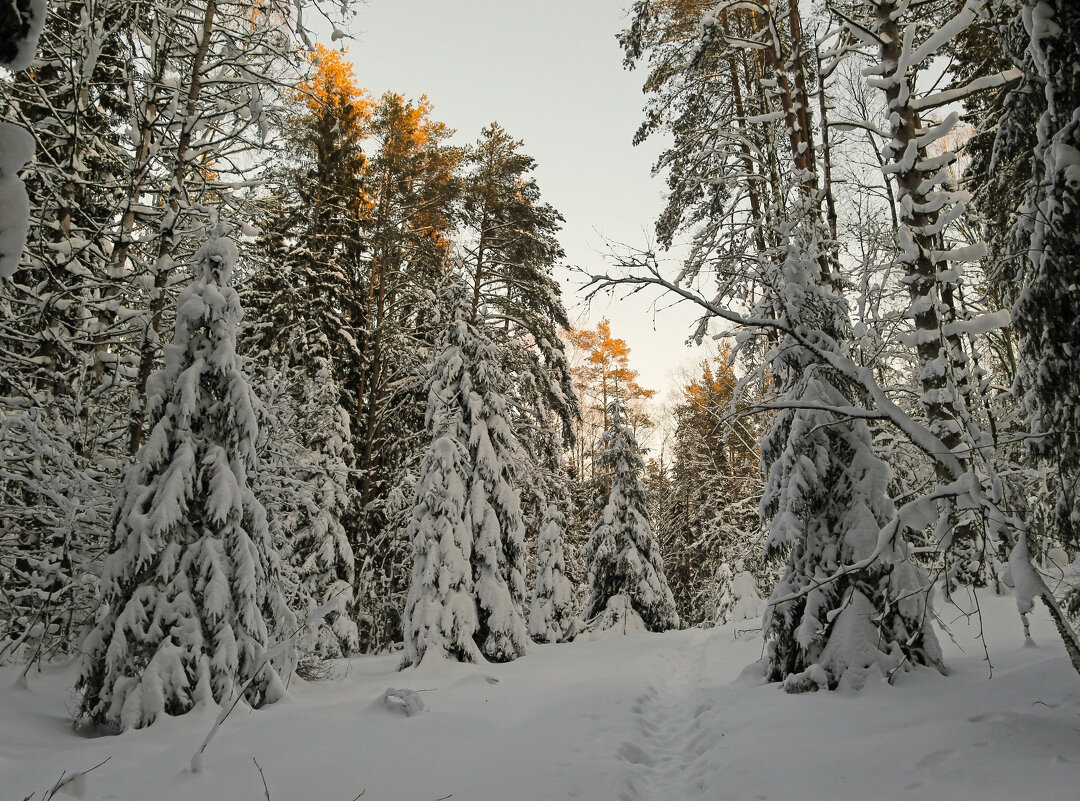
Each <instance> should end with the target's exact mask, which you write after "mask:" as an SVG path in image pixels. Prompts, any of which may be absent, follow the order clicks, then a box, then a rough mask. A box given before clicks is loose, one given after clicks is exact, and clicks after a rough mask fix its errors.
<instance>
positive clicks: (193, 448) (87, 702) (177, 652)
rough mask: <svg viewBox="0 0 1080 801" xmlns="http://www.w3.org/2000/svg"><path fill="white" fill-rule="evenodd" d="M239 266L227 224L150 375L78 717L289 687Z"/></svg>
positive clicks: (253, 697)
mask: <svg viewBox="0 0 1080 801" xmlns="http://www.w3.org/2000/svg"><path fill="white" fill-rule="evenodd" d="M236 261H237V252H236V246H235V245H234V244H233V242H232V241H231V240H230V239H228V238H226V236H225V229H224V226H223V225H220V224H218V225H216V226H215V230H214V235H213V236H212V237H211V238H210V240H209V241H208V242H207V243H206V244H205V245H203V247H202V248H201V249H200V250H199V251H198V252H197V253H196V255H195V257H194V259H193V262H194V263H193V273H194V277H193V280H192V282H191V284H189V285H188V286H187V287H186V288H185V289H184V290H183V291H182V292H181V293H180V296H179V298H178V303H177V310H176V323H175V330H174V333H173V340H172V343H171V344H169V345H168V346H166V348H165V352H164V367H163V369H162V370H160V371H159V372H157V373H155V374H154V375H153V376H152V380H151V381H150V382H149V384H148V387H149V389H150V393H149V398H150V403H149V406H148V410H147V413H148V417H149V419H148V430H149V432H150V433H149V436H148V437H147V440H146V442H145V443H144V444H143V446H142V447H141V448H140V449H139V451H138V453H137V455H136V459H135V461H134V463H133V464H132V465H131V467H130V468H129V469H128V472H127V475H126V477H125V482H124V486H123V489H122V490H121V495H120V499H119V502H118V505H117V510H116V515H115V525H114V530H113V539H112V548H111V553H110V555H109V557H108V559H107V560H106V563H105V568H104V573H103V575H102V579H101V607H100V610H99V613H98V615H97V620H96V622H95V624H94V626H93V629H92V630H91V631H90V633H89V635H88V636H87V638H86V640H85V642H84V644H83V653H84V657H83V663H82V667H81V670H80V673H79V678H78V681H77V684H76V690H77V692H78V694H79V711H78V715H79V717H80V718H81V719H83V720H86V721H89V722H92V723H95V724H102V725H105V726H108V727H111V728H120V729H130V728H139V727H142V726H146V725H149V724H151V723H153V722H154V720H155V719H156V718H158V717H159V716H160V715H162V714H169V715H178V714H182V713H184V712H187V711H189V710H190V709H192V708H193V707H194V706H196V705H197V704H208V703H212V702H217V703H219V704H225V703H228V702H230V701H231V700H232V699H234V698H235V697H236V696H237V694H242V695H243V698H244V700H245V701H246V702H247V703H248V704H250V705H251V706H253V707H258V706H261V705H263V704H265V703H269V702H272V701H274V700H276V699H277V698H279V697H281V695H282V694H283V692H284V688H283V686H282V684H281V681H280V678H279V676H278V673H277V670H276V669H275V667H274V665H273V664H271V662H270V659H269V654H268V646H269V645H270V642H271V640H272V639H273V637H274V634H275V632H276V631H280V630H282V629H285V628H291V627H292V626H293V625H294V623H295V618H294V617H293V616H292V613H291V612H290V611H289V609H288V608H287V606H286V604H285V601H284V599H283V597H282V596H281V593H280V591H279V589H278V587H277V584H276V579H277V573H278V555H277V552H276V550H275V549H274V546H273V543H272V542H271V538H270V531H269V527H268V525H267V519H266V513H265V511H264V509H263V506H262V504H261V503H260V502H259V500H258V499H257V498H256V497H255V495H254V494H253V493H252V491H251V489H250V486H249V475H250V474H251V473H252V472H253V471H254V469H255V467H256V454H255V446H256V438H257V435H258V424H257V422H256V418H255V413H254V409H253V398H252V396H251V389H250V387H249V384H248V381H247V379H246V377H245V375H244V373H243V371H242V365H241V361H240V358H239V357H238V356H237V354H236V350H235V346H236V335H237V329H238V327H239V325H240V321H241V318H242V316H243V312H242V310H241V308H240V302H239V298H238V297H237V294H236V292H235V291H234V290H233V289H232V288H231V286H230V280H231V277H232V274H233V271H234V269H235V266H236Z"/></svg>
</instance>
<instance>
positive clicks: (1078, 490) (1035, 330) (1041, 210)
mask: <svg viewBox="0 0 1080 801" xmlns="http://www.w3.org/2000/svg"><path fill="white" fill-rule="evenodd" d="M1019 14H1020V18H1021V20H1022V21H1023V25H1024V28H1025V29H1026V31H1027V34H1028V36H1029V44H1028V47H1027V53H1026V55H1025V59H1024V69H1025V73H1026V74H1025V84H1026V86H1025V87H1024V89H1023V90H1022V91H1021V92H1020V93H1019V94H1021V95H1027V97H1023V96H1021V97H1017V98H1010V102H1009V103H1008V104H1007V107H1006V117H1005V119H1004V120H1003V123H1002V131H1003V136H1002V138H1003V139H1006V140H1007V137H1008V135H1009V133H1010V131H1011V132H1012V133H1013V135H1014V136H1015V131H1014V130H1013V129H1014V128H1015V122H1016V120H1015V119H1011V118H1012V117H1014V116H1019V117H1020V118H1021V119H1023V118H1024V117H1025V116H1026V114H1029V113H1030V105H1031V104H1032V103H1034V104H1035V107H1036V108H1037V109H1039V110H1040V111H1041V113H1040V115H1039V118H1038V127H1037V129H1036V146H1035V152H1034V154H1033V159H1032V178H1031V181H1030V183H1029V185H1028V188H1027V192H1026V197H1025V199H1024V205H1023V207H1022V209H1021V212H1020V215H1019V218H1018V222H1017V225H1016V227H1015V228H1014V230H1013V237H1014V239H1015V242H1016V245H1017V250H1018V251H1019V252H1020V254H1022V257H1021V258H1020V259H1018V262H1019V265H1020V269H1019V273H1020V278H1021V287H1022V288H1021V290H1020V294H1019V296H1018V297H1017V299H1016V303H1015V304H1014V306H1013V320H1014V323H1015V327H1016V331H1017V332H1018V333H1019V335H1020V357H1021V358H1020V361H1019V370H1018V374H1017V381H1016V383H1017V387H1018V389H1019V390H1020V391H1021V393H1022V396H1023V399H1024V403H1025V405H1026V407H1027V410H1028V413H1029V415H1030V419H1029V425H1030V430H1031V434H1032V435H1033V436H1032V437H1031V439H1029V440H1028V443H1029V447H1030V449H1031V452H1032V454H1033V455H1034V456H1035V457H1036V458H1038V459H1039V460H1041V461H1042V462H1044V464H1046V465H1048V466H1049V467H1050V468H1051V472H1052V473H1053V474H1056V481H1057V487H1056V488H1055V489H1056V492H1052V493H1050V495H1051V497H1049V498H1048V499H1047V500H1048V504H1049V505H1050V506H1051V507H1053V510H1054V511H1053V514H1052V518H1053V521H1054V525H1053V526H1051V529H1052V533H1051V538H1052V539H1054V540H1057V542H1054V543H1053V545H1056V546H1058V547H1062V546H1064V547H1066V548H1071V549H1077V548H1080V433H1078V432H1080V370H1078V369H1077V352H1078V349H1080V315H1078V313H1077V312H1078V297H1077V286H1078V284H1080V73H1078V68H1080V67H1078V65H1080V7H1078V6H1077V4H1076V3H1073V2H1069V0H1033V1H1032V2H1026V3H1023V4H1022V5H1021V6H1020V9H1019ZM1008 144H1009V143H1008V141H999V143H998V145H999V147H1003V148H1007V147H1008ZM1023 563H1026V567H1027V571H1026V572H1028V573H1029V574H1030V575H1031V576H1032V577H1035V576H1036V574H1035V572H1034V571H1033V570H1031V569H1030V560H1029V557H1028V545H1027V542H1026V541H1025V538H1024V537H1021V539H1020V542H1019V543H1018V545H1017V548H1016V549H1015V550H1014V552H1013V556H1012V558H1011V559H1010V567H1011V569H1012V573H1013V578H1014V579H1015V580H1019V578H1020V576H1019V572H1018V570H1019V569H1022V568H1023V567H1024V566H1025V565H1024V564H1023ZM1031 583H1033V584H1034V583H1035V582H1034V581H1033V582H1031ZM1017 591H1018V597H1019V596H1022V595H1026V596H1027V598H1028V604H1029V605H1030V601H1031V600H1032V599H1033V598H1034V597H1035V595H1038V596H1040V597H1042V599H1043V600H1044V602H1045V603H1046V605H1047V606H1048V607H1049V609H1050V612H1051V614H1052V615H1053V617H1054V621H1055V624H1056V626H1057V628H1058V631H1059V633H1060V634H1061V636H1062V639H1063V640H1064V642H1065V645H1066V648H1067V650H1068V652H1069V656H1070V659H1071V660H1072V663H1073V666H1074V667H1075V668H1076V670H1077V671H1078V672H1080V637H1078V635H1077V632H1076V631H1075V629H1074V628H1073V627H1071V626H1070V625H1069V622H1068V621H1067V620H1065V619H1064V616H1063V615H1062V613H1061V610H1060V609H1059V607H1058V604H1057V602H1056V600H1055V599H1054V596H1053V594H1052V593H1050V592H1049V590H1047V589H1046V586H1045V585H1044V584H1042V582H1041V580H1040V581H1038V582H1037V585H1036V586H1035V587H1029V588H1028V589H1026V590H1025V591H1022V590H1021V586H1020V584H1019V583H1018V584H1017ZM1067 606H1068V607H1069V608H1070V610H1071V611H1072V612H1073V613H1076V612H1077V611H1080V589H1078V588H1072V590H1071V592H1070V595H1069V598H1068V599H1067Z"/></svg>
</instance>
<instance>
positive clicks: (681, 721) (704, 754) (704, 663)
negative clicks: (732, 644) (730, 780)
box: [618, 638, 730, 801]
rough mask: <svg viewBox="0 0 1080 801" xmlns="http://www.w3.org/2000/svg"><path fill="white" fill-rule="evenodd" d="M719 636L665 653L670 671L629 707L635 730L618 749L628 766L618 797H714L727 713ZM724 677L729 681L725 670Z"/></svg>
mask: <svg viewBox="0 0 1080 801" xmlns="http://www.w3.org/2000/svg"><path fill="white" fill-rule="evenodd" d="M717 644H718V641H717V639H716V638H708V639H705V640H704V642H694V641H689V640H683V641H682V642H680V647H678V648H677V649H672V651H671V652H670V653H669V654H665V659H666V661H667V663H668V672H667V675H666V677H660V680H658V681H655V682H653V683H650V684H649V685H648V686H647V687H646V689H645V692H644V693H642V694H641V695H640V696H639V697H638V698H637V699H636V700H635V702H634V705H633V706H632V707H631V708H630V711H631V712H633V714H634V719H635V724H636V730H635V731H634V733H633V734H632V736H631V737H629V738H628V739H626V740H625V741H624V742H623V743H622V744H621V745H620V746H619V750H618V756H619V758H620V759H621V760H622V761H623V762H624V763H625V766H626V782H625V787H624V788H622V790H621V792H620V794H619V796H618V797H619V801H682V800H683V799H696V798H706V797H708V798H713V797H714V796H715V792H714V790H713V788H712V787H711V786H710V782H712V781H714V780H715V779H716V777H717V776H718V774H719V772H718V771H717V769H716V767H717V766H716V764H715V763H716V761H717V760H718V759H721V758H722V755H723V749H718V748H717V744H718V742H719V741H720V738H722V737H723V736H724V734H723V732H722V730H721V729H722V727H723V718H722V715H721V714H720V710H718V709H716V708H715V703H716V693H715V685H716V684H717V683H718V677H717V675H716V673H717V669H716V666H715V663H714V660H713V659H711V658H710V656H711V655H712V653H713V651H714V649H715V648H716V647H717ZM720 681H722V682H728V681H730V677H728V676H725V677H723V679H721V680H720Z"/></svg>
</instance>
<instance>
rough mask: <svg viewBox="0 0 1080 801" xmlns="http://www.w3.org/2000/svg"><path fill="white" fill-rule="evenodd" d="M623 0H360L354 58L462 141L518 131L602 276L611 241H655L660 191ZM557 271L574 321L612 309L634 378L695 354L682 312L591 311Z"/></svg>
mask: <svg viewBox="0 0 1080 801" xmlns="http://www.w3.org/2000/svg"><path fill="white" fill-rule="evenodd" d="M625 5H629V0H546V1H545V2H542V3H525V2H521V1H520V0H367V2H366V3H365V4H363V5H359V6H356V8H357V9H358V12H359V13H358V15H357V16H356V17H355V18H354V21H353V23H352V25H351V26H350V27H351V31H350V33H352V34H353V35H354V38H353V40H352V41H350V42H349V43H348V46H349V56H350V58H351V59H352V61H353V63H354V64H355V65H356V74H357V78H358V80H359V81H360V83H361V85H363V86H365V87H367V88H368V89H369V90H370V91H371V92H372V93H374V94H381V93H382V92H384V91H387V90H390V91H394V92H398V93H400V94H403V95H405V96H406V97H410V98H416V97H419V96H420V95H421V94H426V95H427V96H428V98H429V100H430V101H431V102H432V103H433V104H434V107H435V109H434V117H435V118H436V119H439V120H442V121H443V122H445V123H447V124H448V125H449V126H450V127H452V128H456V129H457V131H458V134H457V137H456V139H455V141H456V142H457V143H458V144H467V143H469V142H472V141H475V139H476V138H477V137H478V136H479V134H480V129H481V128H482V127H483V126H484V125H486V124H487V123H489V122H492V121H497V122H498V123H499V124H500V125H502V126H503V127H504V128H506V129H507V131H509V132H510V134H511V135H512V136H514V137H515V138H517V139H522V140H524V142H525V144H524V147H523V150H524V152H526V153H528V154H529V155H531V156H532V157H533V158H535V159H536V160H537V162H538V168H537V171H536V177H537V181H538V183H539V185H540V190H541V193H542V195H543V198H544V200H546V201H547V202H548V203H550V204H551V205H552V206H554V207H555V208H557V209H558V210H559V211H560V212H562V214H563V216H564V217H565V218H566V224H565V227H564V229H563V232H562V235H561V237H560V241H561V242H562V245H563V247H564V249H565V250H566V254H567V261H568V263H570V264H573V265H577V266H580V267H581V268H583V269H585V270H586V271H587V272H589V273H597V272H605V271H608V270H609V269H610V268H609V267H608V266H607V265H606V263H605V258H604V255H603V254H604V252H605V251H606V245H605V241H606V240H611V241H614V242H621V243H625V244H630V245H636V246H641V247H645V246H647V245H648V244H649V243H651V242H652V238H653V237H652V231H653V221H654V220H655V218H656V216H657V213H658V212H659V210H660V207H661V204H662V196H663V191H664V186H663V181H662V180H661V179H654V178H652V177H651V167H652V164H653V163H654V161H655V159H656V156H657V154H658V153H659V142H652V141H650V142H649V143H646V144H645V145H640V146H638V147H636V148H635V147H633V146H632V144H631V139H632V138H633V135H634V132H635V130H636V129H637V126H638V124H639V122H640V120H641V117H642V114H641V108H642V105H643V102H644V97H643V95H642V93H641V89H640V87H641V84H642V82H643V81H644V74H643V73H642V72H640V71H636V72H632V73H631V72H627V71H626V70H624V69H623V66H622V50H621V48H620V47H619V45H618V42H616V40H615V35H616V34H617V33H618V32H619V31H620V30H621V29H622V28H623V27H624V24H625V20H626V17H625V14H624V11H623V9H624V6H625ZM564 278H565V279H566V280H564V281H563V296H564V300H565V303H566V306H567V309H568V310H569V312H570V316H571V318H572V319H573V318H575V317H577V316H579V315H586V314H587V315H588V319H589V320H590V321H593V322H595V321H597V320H599V319H600V318H601V317H602V316H605V315H606V316H607V317H609V318H610V319H611V325H612V332H613V334H614V335H615V336H617V337H621V338H622V339H625V340H626V341H627V343H628V344H629V346H630V348H631V353H630V362H631V366H632V367H633V368H634V369H636V370H638V371H639V372H640V373H641V383H642V385H643V386H646V387H649V388H653V389H657V390H663V389H665V388H666V387H667V385H668V384H669V383H670V381H671V376H672V374H673V372H674V371H675V369H676V368H678V367H679V366H680V365H681V364H683V363H685V362H688V361H691V360H693V359H695V358H700V354H696V353H695V352H694V351H691V350H690V349H689V348H686V347H685V346H684V345H683V342H684V341H685V339H686V336H687V334H688V332H689V325H690V321H691V320H693V319H694V315H693V313H692V310H691V309H687V310H686V311H680V310H668V311H662V312H660V313H659V314H657V315H653V313H652V312H651V310H650V304H649V298H646V297H644V293H640V294H639V295H638V296H636V297H635V298H633V299H630V300H626V301H613V302H609V301H608V300H606V299H599V300H596V301H594V302H593V304H592V308H591V309H588V310H587V309H585V308H584V307H583V306H581V305H580V303H581V298H580V295H579V292H578V289H577V286H578V284H579V283H580V278H579V277H577V276H564ZM651 297H655V294H654V295H651V296H650V298H651ZM659 305H660V306H661V307H666V306H667V305H668V303H667V302H664V301H661V302H660V303H659Z"/></svg>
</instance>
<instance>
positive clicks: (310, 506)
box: [252, 356, 358, 674]
mask: <svg viewBox="0 0 1080 801" xmlns="http://www.w3.org/2000/svg"><path fill="white" fill-rule="evenodd" d="M307 368H308V369H309V370H310V371H312V373H309V372H307V371H306V370H301V369H298V368H292V369H289V368H287V367H286V366H285V360H282V366H281V369H278V368H277V367H274V366H269V365H268V366H267V367H266V369H265V372H264V373H263V375H262V376H261V382H260V385H259V387H258V388H257V392H258V394H259V396H260V397H261V398H262V399H263V400H264V404H265V405H264V407H263V409H262V410H261V411H262V414H261V416H260V420H259V422H260V431H261V434H262V436H261V437H260V450H259V466H260V469H259V472H258V474H257V478H255V479H253V480H252V486H253V488H254V490H255V493H256V495H257V496H258V497H260V498H264V499H265V502H264V503H265V507H266V510H267V512H268V514H269V516H270V520H271V524H272V526H271V533H272V534H273V538H274V543H275V545H276V546H277V547H278V549H279V551H280V554H281V559H282V577H283V579H285V581H284V582H283V583H284V584H286V585H288V592H289V593H290V604H291V606H292V607H293V608H294V609H295V610H296V611H297V613H298V615H300V616H301V617H302V618H304V617H306V621H305V622H306V623H307V625H306V626H305V632H306V634H305V635H304V636H301V637H300V638H299V640H298V643H297V645H298V648H299V650H300V652H301V654H302V656H301V668H302V669H303V670H306V669H307V668H309V667H312V668H315V670H312V671H309V673H311V674H317V673H318V672H319V670H318V667H317V666H318V665H319V663H320V662H321V661H322V660H323V659H326V658H330V659H336V658H338V657H341V656H347V655H349V654H351V653H353V652H355V651H356V650H357V645H358V638H357V629H356V622H355V593H354V583H355V573H356V568H355V558H354V556H353V550H352V546H351V545H350V544H349V541H348V537H347V536H346V531H345V524H344V522H343V521H344V519H345V515H346V511H347V509H348V507H349V504H350V498H349V492H348V477H349V468H348V465H347V462H348V451H349V443H350V439H349V418H348V413H347V412H346V411H345V410H344V409H343V408H342V407H341V406H339V405H337V399H338V398H339V397H340V390H339V389H338V385H337V381H336V380H335V377H334V372H333V368H332V365H331V364H330V363H329V362H328V361H327V360H326V359H324V358H322V357H319V356H315V357H313V358H312V359H311V363H310V364H309V365H307Z"/></svg>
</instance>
